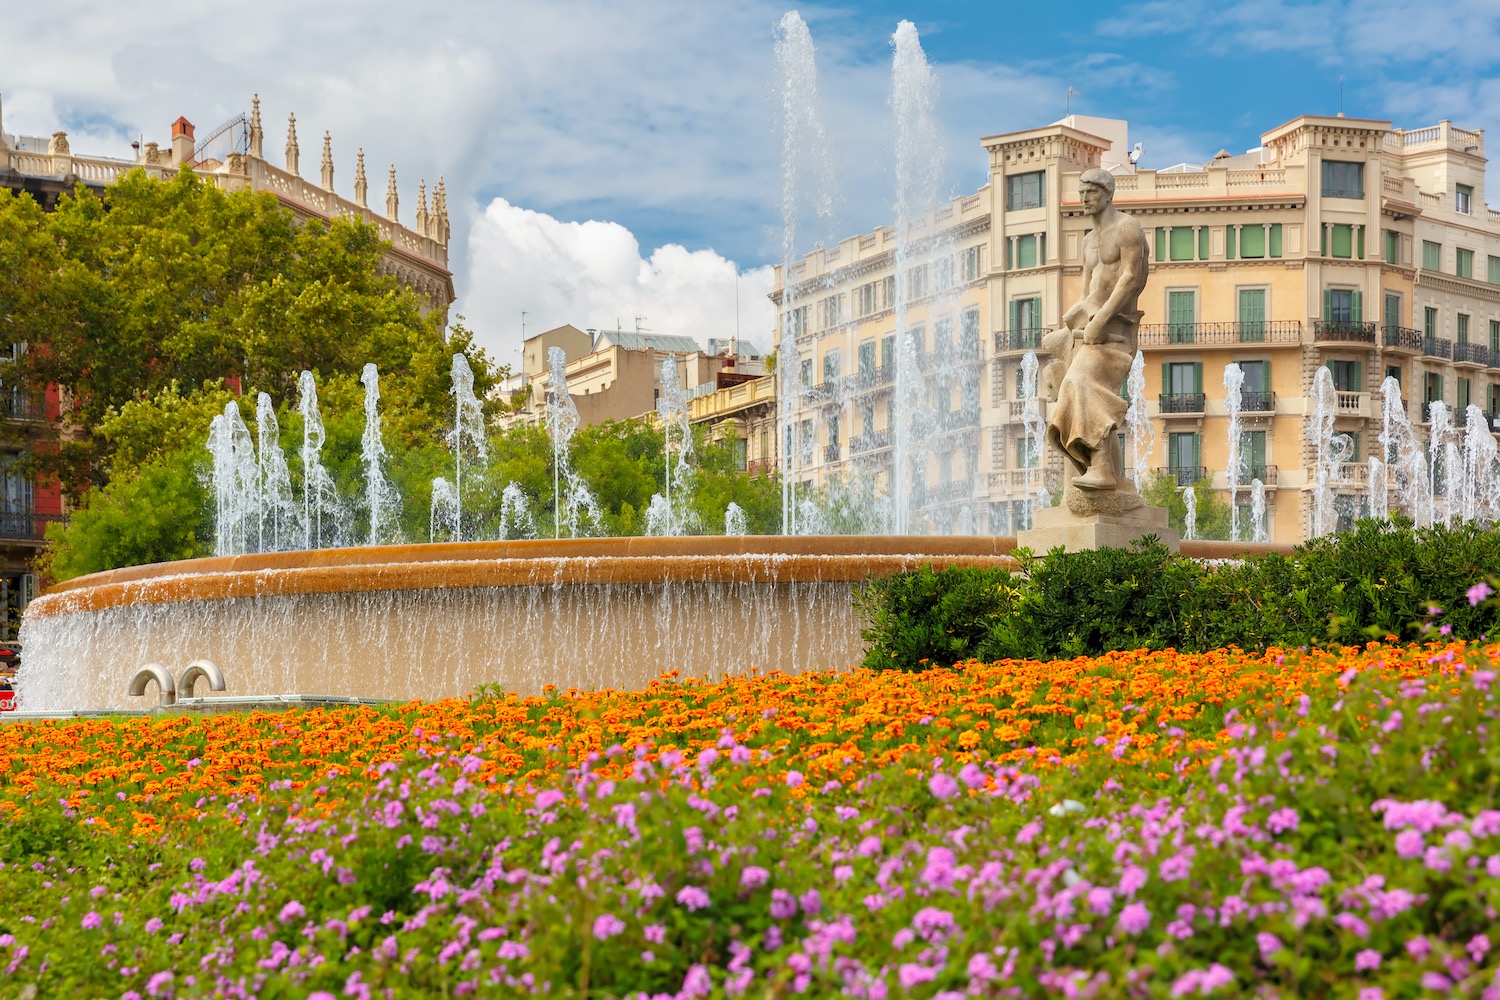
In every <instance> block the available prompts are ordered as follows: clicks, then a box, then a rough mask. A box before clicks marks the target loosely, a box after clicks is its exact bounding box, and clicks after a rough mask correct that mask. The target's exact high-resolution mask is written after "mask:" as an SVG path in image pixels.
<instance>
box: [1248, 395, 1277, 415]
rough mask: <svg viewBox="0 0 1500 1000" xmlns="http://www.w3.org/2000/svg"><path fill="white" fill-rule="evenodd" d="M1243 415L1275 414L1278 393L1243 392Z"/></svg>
mask: <svg viewBox="0 0 1500 1000" xmlns="http://www.w3.org/2000/svg"><path fill="white" fill-rule="evenodd" d="M1240 412H1241V413H1275V412H1276V393H1274V392H1242V393H1240Z"/></svg>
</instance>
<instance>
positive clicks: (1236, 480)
mask: <svg viewBox="0 0 1500 1000" xmlns="http://www.w3.org/2000/svg"><path fill="white" fill-rule="evenodd" d="M1136 356H1137V357H1139V356H1140V354H1139V352H1137V354H1136ZM1132 371H1134V369H1133V368H1132ZM1244 384H1245V373H1244V371H1243V370H1242V369H1241V368H1240V366H1239V365H1238V364H1237V363H1235V362H1230V363H1229V364H1227V365H1225V366H1224V411H1225V413H1227V414H1228V416H1229V430H1228V434H1229V461H1228V463H1227V464H1226V465H1225V467H1224V471H1225V473H1226V474H1227V478H1228V480H1229V540H1230V541H1232V542H1237V541H1239V540H1240V403H1241V400H1242V397H1241V395H1240V388H1241V387H1242V386H1243V385H1244ZM1187 537H1188V538H1192V537H1193V536H1192V535H1191V534H1189V535H1188V536H1187Z"/></svg>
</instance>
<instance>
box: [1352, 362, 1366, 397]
mask: <svg viewBox="0 0 1500 1000" xmlns="http://www.w3.org/2000/svg"><path fill="white" fill-rule="evenodd" d="M1354 391H1355V392H1364V391H1365V363H1364V362H1363V361H1356V362H1354Z"/></svg>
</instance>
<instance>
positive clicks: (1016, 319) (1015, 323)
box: [1010, 299, 1021, 330]
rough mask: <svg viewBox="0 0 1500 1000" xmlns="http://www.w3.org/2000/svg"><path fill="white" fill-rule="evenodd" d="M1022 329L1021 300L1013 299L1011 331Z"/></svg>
mask: <svg viewBox="0 0 1500 1000" xmlns="http://www.w3.org/2000/svg"><path fill="white" fill-rule="evenodd" d="M1020 328H1021V300H1020V299H1011V300H1010V329H1012V330H1019V329H1020Z"/></svg>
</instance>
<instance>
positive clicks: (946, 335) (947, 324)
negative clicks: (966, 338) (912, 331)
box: [932, 316, 953, 358]
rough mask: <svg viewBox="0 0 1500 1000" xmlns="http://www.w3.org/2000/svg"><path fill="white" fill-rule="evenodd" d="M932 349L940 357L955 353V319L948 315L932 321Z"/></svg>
mask: <svg viewBox="0 0 1500 1000" xmlns="http://www.w3.org/2000/svg"><path fill="white" fill-rule="evenodd" d="M932 350H933V353H934V354H936V355H937V356H938V357H940V358H947V357H948V356H949V355H950V354H952V353H953V320H952V319H950V318H948V317H947V316H943V317H941V318H939V319H935V320H933V322H932Z"/></svg>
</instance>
